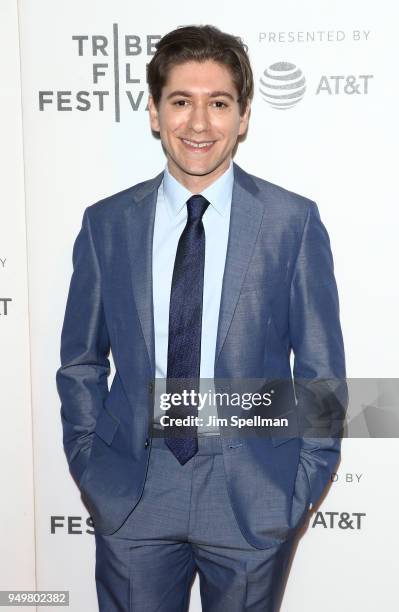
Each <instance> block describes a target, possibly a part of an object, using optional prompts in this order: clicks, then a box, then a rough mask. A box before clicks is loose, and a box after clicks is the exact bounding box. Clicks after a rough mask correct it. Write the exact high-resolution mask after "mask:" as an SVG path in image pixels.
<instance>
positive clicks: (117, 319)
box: [57, 163, 345, 548]
mask: <svg viewBox="0 0 399 612" xmlns="http://www.w3.org/2000/svg"><path fill="white" fill-rule="evenodd" d="M162 175H163V173H161V174H159V175H158V176H157V177H155V178H154V179H152V180H149V181H145V182H143V183H140V184H138V185H135V186H134V187H131V188H129V189H127V190H125V191H122V192H121V193H118V194H116V195H113V196H111V197H108V198H106V199H104V200H102V201H100V202H97V203H96V204H94V205H92V206H89V207H88V208H87V209H86V210H85V213H84V216H83V222H82V228H81V230H80V232H79V235H78V237H77V239H76V242H75V245H74V252H73V264H74V271H73V275H72V279H71V284H70V289H69V295H68V301H67V306H66V312H65V319H64V325H63V330H62V339H61V367H60V368H59V370H58V371H57V387H58V392H59V395H60V398H61V402H62V407H61V418H62V425H63V434H64V449H65V453H66V456H67V459H68V463H69V467H70V471H71V473H72V475H73V477H74V478H75V480H76V482H77V483H78V485H79V487H80V489H81V492H82V495H83V499H84V500H85V502H86V505H87V507H88V509H89V511H90V513H91V515H92V517H93V520H94V523H95V527H96V529H97V530H98V531H99V532H100V533H102V534H111V533H113V532H115V531H116V530H117V529H118V528H119V527H120V526H121V524H122V522H123V521H124V519H125V518H126V517H127V515H128V514H129V513H130V512H131V510H132V509H133V508H134V506H135V505H136V504H137V503H138V501H139V499H140V496H141V494H142V491H143V488H144V484H145V479H146V472H147V465H148V459H149V454H150V452H151V437H150V433H149V432H150V421H151V416H150V415H151V413H152V405H153V401H154V397H153V393H154V376H155V356H154V355H155V347H154V322H153V302H152V236H153V228H154V217H155V208H156V201H157V189H158V186H159V184H160V182H161V180H162ZM238 347H239V348H238ZM110 348H111V349H112V355H113V359H114V363H115V368H116V373H115V377H114V380H113V382H112V385H111V388H110V390H108V385H107V376H108V374H109V371H110V364H109V360H108V356H109V351H110ZM291 350H293V352H294V355H295V361H294V371H293V378H292V374H291V369H290V353H291ZM344 377H345V359H344V349H343V341H342V335H341V329H340V323H339V306H338V295H337V289H336V283H335V279H334V272H333V260H332V256H331V251H330V245H329V239H328V235H327V232H326V230H325V228H324V226H323V224H322V223H321V221H320V217H319V213H318V210H317V206H316V204H315V203H314V202H312V201H310V200H308V199H306V198H304V197H302V196H299V195H297V194H294V193H292V192H289V191H287V190H285V189H283V188H281V187H279V186H277V185H274V184H272V183H270V182H268V181H265V180H262V179H260V178H257V177H255V176H252V175H250V174H248V173H246V172H244V171H243V170H242V169H241V168H240V167H239V166H238V165H237V164H235V163H234V188H233V197H232V210H231V221H230V233H229V242H228V249H227V257H226V266H225V273H224V277H223V289H222V299H221V306H220V315H219V323H218V335H217V347H216V354H215V381H216V380H219V379H220V380H222V379H225V380H226V379H245V378H248V379H255V378H258V379H262V380H273V379H274V380H276V379H280V380H289V381H290V383H291V387H292V388H294V387H293V384H292V380H294V383H295V392H296V401H295V396H294V393H292V398H291V399H289V400H287V405H286V406H285V410H284V411H285V412H286V413H287V414H289V415H291V416H294V417H295V421H294V422H295V423H296V424H297V426H299V424H300V423H301V422H302V420H304V421H305V420H306V418H305V415H306V414H307V413H308V412H310V413H311V414H313V415H316V414H318V413H320V407H321V406H323V400H322V399H320V398H323V397H324V398H326V397H327V398H328V400H327V402H325V404H326V405H328V407H331V406H332V405H335V404H336V405H339V406H340V407H342V406H343V404H344V403H345V401H344V400H343V399H342V397H343V396H344V395H345V393H342V387H341V391H340V393H335V391H334V385H332V386H331V384H330V383H329V382H328V381H331V380H338V381H342V380H343V379H344ZM307 383H308V384H307ZM332 398H333V399H332ZM292 399H293V401H292ZM323 410H324V409H323V408H322V410H321V412H322V413H323V414H324V416H325V411H324V412H323ZM298 432H299V430H298ZM298 432H297V435H291V436H289V437H287V436H285V437H278V436H274V437H271V438H270V437H265V436H253V437H248V438H244V439H242V440H241V441H240V443H239V444H232V443H231V440H229V438H228V436H222V438H221V439H222V445H223V457H224V464H225V471H226V479H227V486H228V491H229V495H230V499H231V504H232V507H233V510H234V513H235V516H236V518H237V522H238V524H239V526H240V528H241V530H242V533H243V535H244V536H245V537H246V539H247V540H248V542H250V543H251V544H252V545H254V546H256V547H258V548H268V547H270V546H274V545H276V544H278V543H279V542H281V541H283V540H285V539H287V538H288V537H290V536H291V535H293V534H294V533H295V530H296V529H297V528H298V526H299V525H300V524H301V520H302V519H303V518H304V517H305V516H306V512H307V510H308V507H309V503H310V502H312V503H313V504H314V503H315V502H316V501H317V500H318V499H319V498H320V496H321V494H322V492H323V490H324V488H325V487H326V485H327V484H328V481H329V479H330V474H331V471H333V469H334V468H335V466H336V464H337V462H338V459H339V454H340V438H339V437H337V436H328V435H325V436H321V437H318V438H314V437H312V438H310V437H303V438H301V437H300V436H299V434H298Z"/></svg>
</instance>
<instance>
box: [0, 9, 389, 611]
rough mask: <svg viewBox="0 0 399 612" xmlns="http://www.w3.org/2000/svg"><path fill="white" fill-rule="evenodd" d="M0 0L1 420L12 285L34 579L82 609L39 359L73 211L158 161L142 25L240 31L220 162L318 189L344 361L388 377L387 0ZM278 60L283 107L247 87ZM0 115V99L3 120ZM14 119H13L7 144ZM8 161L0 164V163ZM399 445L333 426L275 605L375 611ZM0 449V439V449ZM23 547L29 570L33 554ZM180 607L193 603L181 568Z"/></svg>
mask: <svg viewBox="0 0 399 612" xmlns="http://www.w3.org/2000/svg"><path fill="white" fill-rule="evenodd" d="M6 5H7V7H8V8H9V11H10V15H11V16H12V18H10V19H9V21H8V25H6V22H2V24H1V27H2V30H3V29H4V31H5V34H7V36H8V39H7V41H8V42H7V44H8V50H7V53H5V52H4V53H3V59H6V60H7V61H6V63H7V66H8V71H6V72H5V73H4V74H3V79H4V82H7V84H8V83H12V85H11V87H13V88H14V90H15V92H16V97H15V104H14V107H13V113H14V114H15V112H16V111H15V109H16V108H17V109H18V104H19V102H18V95H17V93H18V87H19V81H16V82H15V83H14V82H13V80H14V81H15V79H17V77H18V69H16V66H15V64H16V57H17V55H18V49H17V46H16V43H17V41H18V36H19V39H20V53H21V80H22V107H23V137H24V140H23V143H24V147H23V154H24V172H25V183H23V177H22V150H21V151H17V155H16V167H17V168H18V170H17V172H16V173H14V174H13V175H12V176H11V175H9V176H8V179H9V181H8V182H7V183H6V190H5V194H6V199H5V201H4V203H2V218H5V219H6V220H7V221H6V228H7V229H6V232H5V237H4V239H2V240H3V241H2V243H1V245H0V258H1V257H3V251H4V252H6V255H7V254H8V253H10V254H12V253H14V251H15V250H16V251H17V261H16V262H15V264H14V266H13V269H12V273H10V275H9V277H7V276H6V274H7V272H6V268H4V269H2V267H1V262H0V280H1V283H2V285H1V291H0V293H1V295H0V298H1V297H4V296H3V295H2V294H3V279H5V281H6V282H8V283H9V284H8V285H5V287H6V288H5V289H4V291H5V294H6V295H8V293H9V294H10V295H11V294H13V295H15V296H16V295H17V294H18V295H19V304H20V307H21V308H22V306H21V305H22V304H25V310H22V311H20V312H19V314H18V318H15V319H14V321H15V331H13V328H12V325H13V320H12V319H11V316H9V317H7V320H6V319H5V317H0V330H1V333H3V330H4V329H7V330H8V331H6V333H8V334H12V338H13V341H12V342H11V341H10V342H9V344H8V345H7V353H6V357H5V360H4V361H5V365H4V366H3V365H2V371H3V372H6V373H7V377H8V379H9V383H10V384H8V385H7V386H6V387H4V388H5V406H6V407H7V406H8V407H12V410H8V411H7V413H6V412H5V410H4V409H3V414H7V417H6V419H7V421H8V420H9V423H10V424H11V427H14V428H15V425H14V419H15V418H16V417H15V414H17V415H18V418H20V419H24V418H25V416H26V415H29V348H28V344H27V342H28V335H27V328H28V310H27V288H28V287H29V323H30V355H31V360H30V368H31V375H30V381H31V386H32V408H33V443H34V444H33V448H34V499H35V506H36V515H35V523H34V524H35V528H36V547H35V555H36V566H35V567H36V580H37V582H36V587H37V588H38V589H66V590H69V591H70V597H71V604H70V609H71V611H73V612H81V611H82V610H85V611H87V612H91V611H93V612H94V611H95V610H96V609H97V606H96V596H95V583H94V538H93V536H92V534H91V533H90V531H91V529H90V527H88V526H87V524H86V521H87V520H88V515H87V511H86V509H85V508H84V506H83V505H82V503H81V500H80V496H79V492H78V490H77V488H76V486H75V485H74V483H73V481H72V479H71V477H70V475H69V472H68V469H67V464H66V459H65V457H64V454H63V450H62V431H61V423H60V415H59V408H60V406H59V398H58V395H57V392H56V387H55V372H56V369H57V368H58V366H59V337H60V331H61V325H62V319H63V314H64V307H65V301H66V294H67V289H68V284H69V279H70V274H71V271H72V264H71V256H72V245H73V241H74V239H75V237H76V234H77V232H78V230H79V228H80V224H81V218H82V213H83V210H84V208H85V207H86V206H87V205H89V204H91V203H93V202H95V201H96V200H98V199H100V198H102V197H105V196H107V195H109V194H111V193H114V192H116V191H120V190H121V189H124V188H126V187H128V186H130V185H132V184H134V183H136V182H139V181H142V180H145V179H146V178H150V177H152V176H154V175H155V174H156V173H158V172H159V171H160V169H162V167H163V166H164V164H165V159H164V156H163V153H162V150H161V147H160V144H159V141H158V140H156V139H154V138H153V137H152V136H151V132H150V128H149V122H148V113H147V112H146V110H145V107H146V100H147V88H146V83H145V64H146V62H148V61H149V59H150V57H151V46H152V45H153V43H154V42H155V41H156V39H157V37H159V36H161V35H163V34H164V33H166V32H167V31H169V30H171V29H173V28H175V27H176V26H177V25H183V24H189V23H212V24H214V25H216V26H218V27H220V28H221V29H223V30H225V31H228V32H232V33H234V34H236V35H239V36H241V37H242V38H243V40H244V42H245V43H246V44H247V45H248V48H249V54H250V57H251V61H252V65H253V70H254V77H255V98H254V102H253V107H252V116H251V123H250V129H249V133H248V136H247V138H246V141H245V142H244V143H242V144H241V145H240V147H239V149H238V153H237V155H236V161H237V162H238V163H239V164H240V165H241V166H242V167H243V168H245V169H246V170H248V171H249V172H251V173H253V174H256V175H259V176H261V177H263V178H265V179H268V180H269V181H272V182H274V183H277V184H280V185H282V186H284V187H286V188H288V189H291V190H292V191H295V192H297V193H300V194H302V195H305V196H307V197H310V198H311V199H313V200H315V201H316V202H317V203H318V206H319V210H320V214H321V217H322V219H323V221H324V223H325V224H326V226H327V228H328V231H329V234H330V238H331V243H332V249H333V253H334V260H335V270H336V277H337V282H338V286H339V292H340V302H341V320H342V327H343V333H344V339H345V346H346V354H347V364H348V376H351V377H395V376H397V370H398V368H397V357H396V352H397V351H396V347H397V344H398V339H399V331H398V325H397V312H398V311H399V288H398V282H397V281H396V278H397V261H398V256H399V248H398V240H397V235H396V234H397V230H398V216H399V215H398V212H397V188H396V175H397V172H396V164H397V154H396V149H397V142H398V136H399V134H398V132H399V130H398V121H397V99H398V93H399V91H398V90H399V87H398V80H397V78H396V57H397V49H395V48H394V47H393V45H394V42H393V41H395V39H397V32H396V29H397V25H396V24H397V17H398V16H399V11H398V9H396V8H395V4H394V3H393V2H390V1H388V0H381V1H380V2H379V3H375V2H371V1H368V2H360V0H355V1H352V2H351V3H343V2H328V3H321V2H319V1H317V0H304V1H303V2H301V3H297V2H294V1H292V2H290V1H288V0H280V1H279V2H275V3H266V4H262V3H260V2H259V3H258V4H257V5H255V4H254V3H253V4H251V9H250V10H247V11H244V10H239V9H238V8H234V7H232V4H231V2H226V1H221V2H219V3H217V4H216V3H214V2H210V1H209V0H203V1H202V2H201V3H199V6H198V8H196V7H195V6H193V5H192V4H182V3H181V2H178V1H177V0H172V1H170V2H169V3H168V11H167V15H166V16H161V10H159V11H156V10H154V6H153V5H151V6H150V5H148V8H147V5H145V4H134V3H132V2H131V1H128V0H119V2H117V3H113V4H111V3H109V2H107V1H106V0H97V1H96V2H94V1H86V2H85V3H82V2H81V0H80V1H78V0H69V2H60V1H58V2H54V0H35V2H32V1H29V0H20V1H19V3H18V6H19V32H18V24H17V21H16V2H15V1H13V0H7V2H6V3H4V6H6ZM248 6H249V5H248ZM160 7H161V5H160ZM233 8H234V10H233ZM2 11H3V12H4V9H3V7H2ZM126 37H127V38H126ZM10 49H11V51H12V52H10ZM279 62H289V63H292V64H294V65H295V66H297V67H298V68H299V69H300V70H302V72H303V74H304V77H305V79H306V92H305V95H304V96H303V99H301V100H299V101H298V103H297V104H296V105H295V106H293V107H292V108H290V109H287V110H284V111H283V110H278V109H275V108H272V107H271V105H270V104H269V103H268V102H267V101H265V99H264V97H263V95H262V93H261V92H260V78H261V76H262V74H263V72H264V71H265V69H267V68H268V67H269V66H271V65H273V64H276V63H277V64H278V63H279ZM6 75H7V76H6ZM116 75H117V76H118V77H119V80H118V78H116ZM6 78H8V79H9V80H7V81H6ZM135 108H136V110H135ZM10 113H11V111H10V110H9V107H8V106H7V100H5V102H4V107H2V109H1V117H2V121H4V123H5V124H6V123H9V121H10V120H9V118H10V116H11V114H10ZM12 116H14V115H12ZM18 120H20V119H18V117H17V118H16V119H15V121H16V122H17V125H18ZM7 129H9V130H10V129H11V128H10V126H9V125H8V126H7ZM14 133H15V131H14V132H12V129H11V132H10V142H13V148H12V153H13V154H14V148H15V143H14V141H12V138H13V137H14ZM17 134H18V130H17ZM17 141H18V137H17ZM3 146H4V143H3ZM6 146H7V145H6ZM6 161H7V163H8V162H9V161H10V160H6ZM6 165H7V164H6V163H5V162H3V163H2V167H3V169H4V167H5V166H6ZM23 186H24V188H25V195H26V213H27V216H26V235H27V256H28V285H27V279H26V269H25V267H24V258H25V244H24V240H25V238H24V236H23V235H22V234H23V232H24V229H25V228H24V223H25V221H24V216H23V211H24V204H23ZM4 208H5V209H6V210H5V211H4ZM6 215H7V216H6ZM21 224H23V227H21ZM19 263H20V264H21V265H19ZM11 279H12V282H15V283H16V285H17V286H16V287H15V288H14V287H13V285H12V282H11ZM7 291H8V293H7ZM18 292H19V293H18ZM16 304H17V300H16ZM0 307H1V302H0ZM15 313H16V309H15ZM14 316H15V317H16V314H14ZM5 323H6V325H4V324H5ZM17 331H18V334H17V333H16V332H17ZM10 337H11V336H9V338H10ZM21 364H22V365H21ZM16 365H17V366H18V372H16V367H15V366H16ZM7 368H8V369H7ZM22 370H23V371H22ZM10 372H11V374H10ZM12 377H13V378H12ZM16 381H17V382H16ZM21 381H23V382H21ZM25 382H26V385H25V387H24V384H25ZM16 384H17V389H18V397H16V394H15V385H16ZM2 389H3V387H2ZM24 393H25V395H24ZM2 395H3V393H2ZM2 403H3V402H2ZM21 431H23V434H21V436H25V437H23V438H21V439H20V440H19V441H18V446H19V450H18V453H16V454H15V458H13V461H14V462H17V461H18V465H19V464H20V463H21V461H24V462H25V464H24V465H25V468H26V469H27V468H28V467H29V465H30V462H31V454H30V453H31V446H30V439H31V437H30V436H31V424H30V422H29V420H28V419H27V418H26V419H25V420H24V422H23V429H21ZM14 439H15V438H14ZM7 441H8V440H7ZM398 450H399V444H398V442H397V440H395V439H392V440H345V441H344V443H343V453H342V462H341V464H340V466H339V471H338V474H337V475H332V479H333V480H334V482H333V485H332V487H331V490H330V492H329V494H328V496H327V497H326V498H325V500H324V501H323V503H322V505H321V506H320V507H319V508H318V509H317V511H316V512H314V513H313V514H311V516H310V522H309V526H308V529H307V531H306V533H305V534H304V537H303V538H302V539H301V541H300V543H299V547H298V550H297V553H296V556H295V558H294V562H293V565H292V568H291V573H290V577H289V581H288V584H287V588H286V593H285V597H284V602H283V606H282V612H291V611H297V610H307V612H316V611H317V612H319V611H320V609H321V608H322V609H323V612H330V611H331V612H332V611H334V612H336V610H337V609H338V610H340V611H342V612H346V611H348V612H349V610H352V609H361V610H362V611H363V612H371V611H372V610H373V611H374V609H375V607H376V606H377V605H379V607H380V608H381V609H383V610H384V612H393V611H394V610H396V609H397V596H396V588H395V584H396V576H397V574H398V570H399V561H398V556H397V553H396V549H397V544H399V536H398V534H397V529H396V516H395V510H396V508H397V506H398V502H399V494H398V489H397V487H396V486H395V485H396V473H397V469H398V466H399V459H398ZM2 453H3V450H2ZM10 453H12V451H10V449H8V450H7V455H6V458H8V457H10ZM21 457H22V460H21ZM3 463H4V462H3ZM26 469H25V471H24V472H21V473H17V478H16V479H15V480H16V481H17V484H15V482H14V480H13V481H9V482H8V487H11V490H12V491H13V489H15V487H17V488H21V486H22V485H21V483H22V482H24V483H25V480H26V479H27V481H26V486H25V485H24V491H26V493H25V494H24V495H22V497H21V495H19V497H18V501H19V499H23V500H24V502H25V504H26V507H25V509H24V515H23V516H24V519H25V522H24V523H23V525H24V526H25V529H21V524H22V523H21V518H20V517H19V515H17V514H16V513H15V510H14V506H15V503H14V500H15V499H17V494H14V491H13V495H12V496H11V495H10V496H9V497H10V506H9V507H6V508H4V507H2V510H1V512H2V522H3V523H5V522H7V525H8V526H9V533H10V538H12V541H13V542H17V543H18V546H21V547H22V548H24V550H25V549H26V550H29V551H30V552H32V550H31V548H30V544H29V543H30V542H31V541H32V535H33V506H32V503H33V496H32V486H33V480H32V476H31V480H29V477H28V476H29V473H28V472H29V471H28V472H26ZM3 472H4V473H6V471H5V469H4V468H3V469H2V473H3ZM27 474H28V476H27ZM24 479H25V480H24ZM11 507H12V512H11V510H10V508H11ZM334 513H337V514H334ZM348 520H349V521H352V523H351V525H352V528H348V522H347V521H348ZM9 556H10V557H12V554H11V552H9ZM30 558H31V560H32V567H33V553H32V555H31V557H30ZM9 567H10V568H12V567H13V566H12V565H10V566H9ZM14 568H15V566H14ZM12 571H15V569H13V570H12ZM32 575H33V574H32V573H31V574H29V572H28V573H26V574H24V576H21V577H20V576H19V575H18V574H16V573H15V574H12V575H11V576H10V577H9V581H8V582H7V585H9V584H11V585H13V588H14V586H15V585H18V586H19V587H20V588H27V585H31V579H32ZM12 576H14V577H12ZM7 585H5V586H2V588H8V586H7ZM190 610H191V612H198V611H199V610H200V603H199V595H198V585H197V583H196V584H195V587H194V589H193V595H192V601H191V607H190Z"/></svg>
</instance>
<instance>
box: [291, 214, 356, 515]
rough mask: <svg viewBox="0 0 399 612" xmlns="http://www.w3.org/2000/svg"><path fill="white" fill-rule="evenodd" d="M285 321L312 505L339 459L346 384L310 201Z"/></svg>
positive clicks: (322, 239) (326, 264)
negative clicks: (292, 352)
mask: <svg viewBox="0 0 399 612" xmlns="http://www.w3.org/2000/svg"><path fill="white" fill-rule="evenodd" d="M289 326H290V340H291V347H292V349H293V351H294V368H293V378H294V386H295V395H296V400H297V414H298V423H299V431H300V436H301V437H302V448H301V462H302V465H303V466H304V468H305V471H306V474H307V476H308V480H309V484H310V489H311V499H310V501H311V502H312V504H315V502H317V501H318V499H319V498H320V496H321V494H322V492H323V490H324V488H325V487H326V485H327V484H328V482H329V480H330V477H331V473H332V472H333V470H334V468H335V467H336V465H337V463H338V461H339V456H340V450H341V437H342V429H343V424H344V420H345V413H346V408H347V385H346V381H345V355H344V344H343V339H342V332H341V326H340V321H339V302H338V292H337V286H336V282H335V278H334V264H333V258H332V254H331V249H330V241H329V237H328V234H327V231H326V229H325V227H324V225H323V223H322V222H321V220H320V215H319V212H318V208H317V205H316V204H315V203H314V202H310V206H309V209H308V212H307V216H306V221H305V224H304V228H303V233H302V239H301V244H300V248H299V252H298V256H297V260H296V263H295V268H294V272H293V276H292V282H291V290H290V310H289Z"/></svg>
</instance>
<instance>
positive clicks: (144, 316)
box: [125, 172, 163, 377]
mask: <svg viewBox="0 0 399 612" xmlns="http://www.w3.org/2000/svg"><path fill="white" fill-rule="evenodd" d="M162 178H163V172H161V173H160V174H158V176H156V177H155V178H154V179H152V180H150V181H147V182H146V183H145V184H144V185H143V187H142V189H141V190H140V191H139V192H138V193H136V194H135V198H134V200H135V201H134V202H133V203H132V204H131V206H129V207H127V208H126V210H125V219H126V232H127V245H128V258H129V263H130V268H131V284H132V292H133V297H134V301H135V304H136V309H137V314H138V317H139V319H140V324H141V329H142V332H143V336H144V341H145V344H146V347H147V354H148V359H149V362H150V367H151V372H152V376H153V377H155V338H154V308H153V291H152V245H153V236H154V222H155V211H156V203H157V196H158V187H159V185H160V184H161V181H162Z"/></svg>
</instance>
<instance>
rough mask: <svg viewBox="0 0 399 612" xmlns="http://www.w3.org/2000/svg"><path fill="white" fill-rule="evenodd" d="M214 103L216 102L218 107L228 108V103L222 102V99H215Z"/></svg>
mask: <svg viewBox="0 0 399 612" xmlns="http://www.w3.org/2000/svg"><path fill="white" fill-rule="evenodd" d="M213 104H215V106H216V108H220V109H223V108H227V104H226V103H225V102H222V100H215V102H213Z"/></svg>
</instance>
